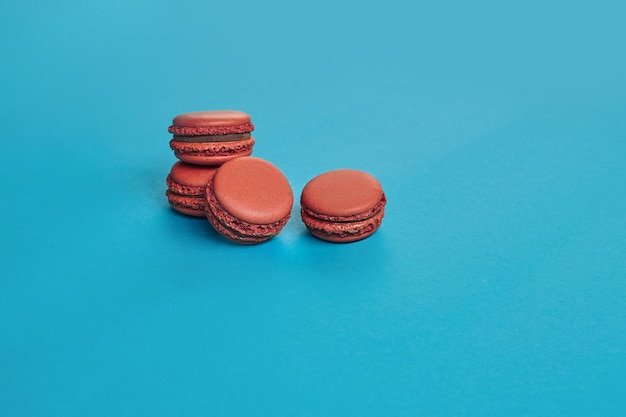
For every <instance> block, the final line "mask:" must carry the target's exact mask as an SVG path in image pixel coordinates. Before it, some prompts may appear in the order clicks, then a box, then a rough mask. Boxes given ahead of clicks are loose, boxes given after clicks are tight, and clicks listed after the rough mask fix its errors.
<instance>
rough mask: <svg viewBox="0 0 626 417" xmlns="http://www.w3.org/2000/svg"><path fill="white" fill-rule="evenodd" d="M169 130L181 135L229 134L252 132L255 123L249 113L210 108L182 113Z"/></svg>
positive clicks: (175, 118)
mask: <svg viewBox="0 0 626 417" xmlns="http://www.w3.org/2000/svg"><path fill="white" fill-rule="evenodd" d="M167 130H168V131H169V132H170V133H173V134H174V135H180V136H203V135H229V134H239V133H249V132H252V131H253V130H254V125H253V124H252V123H251V122H250V116H249V115H248V114H247V113H244V112H241V111H237V110H209V111H201V112H190V113H184V114H180V115H178V116H176V117H174V120H173V121H172V125H171V126H170V127H169V128H168V129H167Z"/></svg>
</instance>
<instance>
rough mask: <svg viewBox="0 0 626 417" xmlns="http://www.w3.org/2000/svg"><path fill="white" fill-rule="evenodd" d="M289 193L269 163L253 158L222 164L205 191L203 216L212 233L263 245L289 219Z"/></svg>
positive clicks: (283, 181) (286, 184)
mask: <svg viewBox="0 0 626 417" xmlns="http://www.w3.org/2000/svg"><path fill="white" fill-rule="evenodd" d="M292 207H293V192H292V191H291V186H290V185H289V182H288V181H287V178H285V176H284V175H283V173H282V172H281V171H280V170H279V169H278V168H277V167H276V166H274V165H272V164H271V163H269V162H267V161H265V160H263V159H260V158H255V157H242V158H236V159H233V160H231V161H228V162H226V163H225V164H224V165H222V166H221V167H220V168H219V169H218V170H217V172H216V173H215V175H214V176H213V177H212V178H211V179H210V180H209V182H208V184H207V189H206V209H205V210H206V216H207V218H208V219H209V222H210V223H211V225H213V227H214V228H215V230H217V231H218V232H219V233H220V234H222V235H223V236H225V237H227V238H228V239H231V240H233V241H235V242H238V243H244V244H253V243H261V242H264V241H266V240H268V239H270V238H272V237H273V236H276V235H277V234H278V233H280V231H281V230H282V228H283V226H285V224H286V223H287V220H289V216H290V214H291V208H292Z"/></svg>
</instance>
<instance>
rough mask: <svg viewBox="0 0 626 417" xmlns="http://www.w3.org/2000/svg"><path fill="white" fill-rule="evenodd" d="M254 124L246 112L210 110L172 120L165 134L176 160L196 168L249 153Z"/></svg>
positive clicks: (187, 114)
mask: <svg viewBox="0 0 626 417" xmlns="http://www.w3.org/2000/svg"><path fill="white" fill-rule="evenodd" d="M253 130H254V125H253V124H252V122H251V121H250V116H249V115H248V114H247V113H244V112H242V111H237V110H209V111H200V112H191V113H184V114H180V115H178V116H176V117H174V120H173V121H172V125H171V126H170V127H169V128H168V131H169V132H170V133H172V134H173V135H174V137H173V138H172V140H171V141H170V148H172V150H173V151H174V154H175V155H176V157H177V158H178V159H180V160H181V161H184V162H188V163H190V164H197V165H221V164H223V163H224V162H226V161H229V160H231V159H233V158H237V157H239V156H247V155H250V154H251V153H252V147H253V146H254V138H252V137H251V136H250V132H252V131H253Z"/></svg>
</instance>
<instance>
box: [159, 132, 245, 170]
mask: <svg viewBox="0 0 626 417" xmlns="http://www.w3.org/2000/svg"><path fill="white" fill-rule="evenodd" d="M253 146H254V138H249V139H246V140H242V141H232V142H204V143H195V142H179V141H175V140H171V141H170V148H171V149H172V150H173V151H174V154H175V155H176V157H177V158H178V159H180V160H181V161H184V162H187V163H189V164H193V165H221V164H223V163H225V162H227V161H230V160H231V159H234V158H237V157H240V156H248V155H250V154H252V148H253Z"/></svg>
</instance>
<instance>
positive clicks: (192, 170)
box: [165, 161, 217, 217]
mask: <svg viewBox="0 0 626 417" xmlns="http://www.w3.org/2000/svg"><path fill="white" fill-rule="evenodd" d="M215 171H217V167H216V166H203V165H191V164H187V163H185V162H182V161H178V162H176V163H175V164H174V166H173V167H172V170H171V171H170V173H169V174H168V176H167V179H166V180H165V182H166V183H167V191H166V192H165V194H166V195H167V199H168V201H169V203H170V205H171V206H172V208H173V209H174V210H176V211H178V212H180V213H183V214H186V215H189V216H195V217H204V216H205V214H204V205H205V190H206V185H207V183H208V182H209V179H210V178H211V177H212V176H213V174H215Z"/></svg>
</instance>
